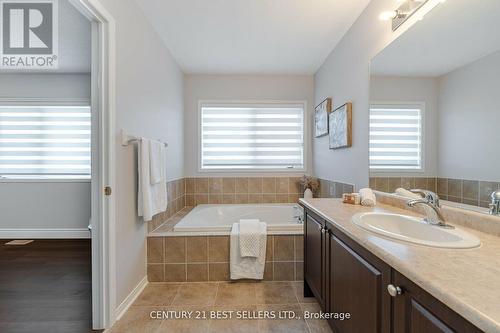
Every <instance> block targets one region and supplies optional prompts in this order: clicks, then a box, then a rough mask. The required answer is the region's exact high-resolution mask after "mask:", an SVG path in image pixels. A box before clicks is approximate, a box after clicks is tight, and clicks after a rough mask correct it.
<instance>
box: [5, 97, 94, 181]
mask: <svg viewBox="0 0 500 333" xmlns="http://www.w3.org/2000/svg"><path fill="white" fill-rule="evenodd" d="M90 117H91V113H90V107H89V106H47V105H43V106H34V105H0V176H3V177H6V178H27V179H47V178H60V179H73V178H74V179H86V178H90V129H91V124H90V122H91V118H90Z"/></svg>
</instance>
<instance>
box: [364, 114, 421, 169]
mask: <svg viewBox="0 0 500 333" xmlns="http://www.w3.org/2000/svg"><path fill="white" fill-rule="evenodd" d="M422 117H423V104H407V105H403V104H397V105H396V104H372V105H371V106H370V169H374V170H384V169H386V170H398V169H399V170H421V169H422Z"/></svg>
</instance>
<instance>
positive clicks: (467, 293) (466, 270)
mask: <svg viewBox="0 0 500 333" xmlns="http://www.w3.org/2000/svg"><path fill="white" fill-rule="evenodd" d="M301 203H302V204H303V205H306V206H307V207H309V208H310V209H312V210H313V211H314V212H316V213H317V214H319V215H320V216H321V217H323V218H325V219H327V220H329V221H330V223H333V224H335V225H336V226H338V227H339V228H340V230H342V232H344V233H345V234H346V235H347V236H349V237H350V238H351V239H353V240H354V241H356V242H357V243H358V244H360V245H361V246H363V247H364V248H365V249H367V250H368V251H370V252H372V253H373V254H374V255H376V256H377V257H379V258H380V259H382V260H383V261H385V262H386V263H387V264H389V265H390V266H392V267H393V268H394V269H396V270H397V271H399V272H400V273H402V274H403V275H405V276H406V277H407V278H409V279H410V280H412V281H413V282H414V283H416V284H417V285H419V286H420V287H421V288H423V289H424V290H426V291H427V292H429V293H430V294H431V295H432V296H434V297H435V298H437V299H438V300H440V301H441V302H443V303H444V304H446V305H447V306H448V307H450V308H451V309H452V310H453V311H455V312H457V313H458V314H460V315H461V316H462V317H464V318H465V319H467V320H468V321H470V322H471V323H472V324H474V325H476V326H477V327H478V328H480V329H481V330H483V331H485V332H500V289H498V288H493V287H492V285H495V283H496V282H497V281H498V278H499V276H500V265H498V264H497V262H498V260H497V258H498V253H500V237H498V236H494V235H490V234H486V233H483V232H479V231H476V230H474V229H469V228H467V227H463V229H464V230H466V231H467V232H469V233H471V234H473V235H475V236H477V237H478V238H479V239H480V240H481V242H482V245H481V246H480V247H478V248H475V249H469V250H447V249H436V248H432V247H426V246H420V245H416V244H410V243H404V242H401V241H393V240H390V239H388V238H384V237H381V236H377V235H376V234H374V233H371V232H368V231H365V230H363V229H362V228H360V227H358V226H356V225H355V224H353V223H352V222H351V218H352V216H353V215H354V214H356V213H360V212H373V211H375V212H390V213H397V214H407V215H415V213H413V212H410V211H407V210H402V209H399V208H396V207H393V206H389V205H384V204H381V203H380V202H378V203H377V206H376V207H373V208H372V207H363V206H360V205H349V204H342V201H341V200H339V199H302V200H301ZM482 216H485V217H486V215H482Z"/></svg>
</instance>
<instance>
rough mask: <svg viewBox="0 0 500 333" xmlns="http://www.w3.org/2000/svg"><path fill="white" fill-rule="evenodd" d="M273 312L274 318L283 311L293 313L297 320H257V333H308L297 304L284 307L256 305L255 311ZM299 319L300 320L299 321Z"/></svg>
mask: <svg viewBox="0 0 500 333" xmlns="http://www.w3.org/2000/svg"><path fill="white" fill-rule="evenodd" d="M259 310H260V311H273V312H274V313H275V314H276V316H278V314H279V313H284V312H283V311H293V313H294V314H295V318H297V319H289V318H287V319H279V318H275V319H267V320H259V332H261V333H268V332H286V333H299V332H309V328H308V327H307V324H306V322H305V320H304V319H303V318H302V311H301V308H300V306H299V305H298V304H295V305H293V304H285V305H258V306H257V311H259ZM299 318H300V319H299Z"/></svg>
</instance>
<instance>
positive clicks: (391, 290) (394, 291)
mask: <svg viewBox="0 0 500 333" xmlns="http://www.w3.org/2000/svg"><path fill="white" fill-rule="evenodd" d="M387 291H388V292H389V295H391V296H392V297H396V296H398V295H401V294H402V293H403V290H402V289H401V288H400V287H396V286H395V285H392V284H390V285H388V286H387Z"/></svg>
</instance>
